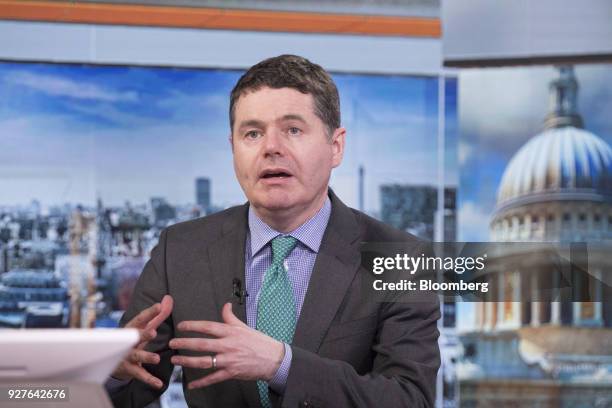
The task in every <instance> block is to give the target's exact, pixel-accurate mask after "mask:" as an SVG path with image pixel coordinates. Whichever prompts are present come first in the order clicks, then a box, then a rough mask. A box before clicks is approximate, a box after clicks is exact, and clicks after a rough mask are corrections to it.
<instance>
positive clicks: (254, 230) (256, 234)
mask: <svg viewBox="0 0 612 408" xmlns="http://www.w3.org/2000/svg"><path fill="white" fill-rule="evenodd" d="M330 215H331V201H330V199H329V197H327V198H326V199H325V203H323V207H321V209H320V210H319V211H317V213H316V214H315V215H314V216H312V217H311V218H310V219H309V220H308V221H306V222H305V223H303V224H302V225H300V226H299V227H297V228H296V229H295V230H293V231H291V232H289V233H287V234H283V233H281V232H278V231H276V230H275V229H274V228H272V227H270V226H269V225H268V224H266V223H265V222H263V220H262V219H261V218H259V217H258V216H257V215H256V214H255V211H254V210H253V207H251V206H249V216H248V220H249V232H250V241H251V254H252V255H255V254H256V253H257V252H259V251H260V250H261V249H262V248H263V247H264V246H266V244H267V243H268V242H270V241H271V240H273V239H274V238H276V237H277V236H279V235H290V236H292V237H293V238H295V239H297V240H298V241H300V242H301V243H302V244H304V245H306V246H307V247H308V248H310V249H311V250H312V251H313V252H315V253H318V252H319V248H320V247H321V241H322V240H323V234H324V233H325V228H327V223H328V221H329V216H330Z"/></svg>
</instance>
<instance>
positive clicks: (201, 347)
mask: <svg viewBox="0 0 612 408" xmlns="http://www.w3.org/2000/svg"><path fill="white" fill-rule="evenodd" d="M168 345H169V346H170V348H172V349H175V350H192V351H201V352H212V353H219V352H221V351H224V347H223V343H222V341H221V340H217V339H189V338H185V337H180V338H175V339H172V340H170V342H169V343H168Z"/></svg>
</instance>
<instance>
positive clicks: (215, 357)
mask: <svg viewBox="0 0 612 408" xmlns="http://www.w3.org/2000/svg"><path fill="white" fill-rule="evenodd" d="M211 357H212V369H213V370H216V369H217V356H216V355H214V356H211Z"/></svg>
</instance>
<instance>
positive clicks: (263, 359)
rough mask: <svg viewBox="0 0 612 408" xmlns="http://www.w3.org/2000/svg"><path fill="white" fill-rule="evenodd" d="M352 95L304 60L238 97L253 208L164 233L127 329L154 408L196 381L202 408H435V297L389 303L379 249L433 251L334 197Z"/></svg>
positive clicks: (235, 135) (126, 365)
mask: <svg viewBox="0 0 612 408" xmlns="http://www.w3.org/2000/svg"><path fill="white" fill-rule="evenodd" d="M339 105H340V103H339V97H338V91H337V89H336V86H335V85H334V83H333V81H332V79H331V77H330V76H329V74H328V73H327V72H325V71H324V70H323V69H322V68H321V67H320V66H318V65H316V64H313V63H311V62H310V61H308V60H306V59H304V58H301V57H298V56H292V55H282V56H279V57H276V58H270V59H267V60H265V61H262V62H260V63H258V64H257V65H255V66H253V67H252V68H251V69H249V70H248V71H247V72H246V73H245V74H244V75H243V76H242V77H241V78H240V80H239V81H238V83H237V84H236V86H235V87H234V89H233V91H232V93H231V97H230V128H231V136H230V143H231V145H232V152H233V159H234V169H235V172H236V177H237V179H238V182H239V183H240V186H241V187H242V189H243V191H244V193H245V195H246V197H247V198H248V203H247V204H245V205H243V206H239V207H234V208H230V209H228V210H226V211H223V212H221V213H217V214H214V215H211V216H208V217H204V218H201V219H198V220H193V221H189V222H185V223H180V224H176V225H173V226H171V227H169V228H167V229H166V230H164V231H163V232H162V234H161V236H160V240H159V244H158V245H157V247H156V248H155V249H154V250H153V252H152V254H151V260H150V261H149V262H148V263H147V265H146V266H145V269H144V271H143V272H142V274H141V276H140V279H139V280H138V283H137V285H136V288H135V291H134V295H133V299H132V303H131V305H130V306H129V308H128V310H127V311H126V313H125V315H124V316H123V319H122V325H125V326H129V327H136V328H138V329H140V331H141V343H140V344H139V345H138V346H137V347H136V348H135V349H134V350H133V351H132V352H131V353H130V355H129V356H128V357H127V358H126V359H125V360H124V361H123V362H122V364H121V365H120V366H119V367H118V368H117V370H116V371H115V373H114V374H113V376H114V377H115V378H117V379H121V380H123V381H124V382H127V381H129V383H127V384H125V385H123V386H122V387H120V388H119V389H117V390H114V391H112V392H111V395H112V399H113V402H114V403H115V405H116V406H117V407H137V406H143V405H145V404H147V403H149V402H151V401H152V400H154V399H155V398H156V397H158V396H159V395H160V394H161V392H162V391H163V390H164V389H165V387H167V385H168V378H169V376H170V374H171V372H172V368H173V365H180V366H182V367H183V385H184V390H185V398H186V400H187V403H188V404H189V405H190V406H193V407H196V406H198V407H260V406H263V407H270V406H283V407H298V406H301V407H311V406H313V407H333V408H338V407H399V406H410V407H423V406H432V405H433V399H434V384H435V378H436V372H437V369H438V366H439V350H438V346H437V338H438V330H437V328H436V321H437V319H438V317H439V306H438V302H437V299H436V298H435V297H428V298H424V299H421V300H420V301H418V302H416V301H415V302H408V303H399V302H385V303H382V302H377V301H376V300H375V299H374V298H373V297H372V296H370V295H371V293H370V292H369V291H368V290H367V289H364V288H366V287H367V286H366V285H364V284H363V282H364V279H366V277H367V276H369V275H371V273H370V274H369V273H368V272H367V271H366V270H365V269H364V268H363V267H362V266H361V255H360V251H359V245H360V244H361V243H362V242H364V241H376V242H383V241H392V242H403V245H404V247H405V248H408V250H409V251H411V252H412V253H415V254H416V253H417V252H418V253H420V251H421V247H422V244H423V243H422V242H420V241H418V240H417V239H416V238H414V237H412V236H410V235H408V234H405V233H403V232H400V231H397V230H394V229H392V228H390V227H388V226H386V225H384V224H382V223H380V222H378V221H376V220H374V219H372V218H369V217H368V216H366V215H364V214H362V213H360V212H358V211H355V210H352V209H349V208H348V207H346V206H345V205H344V204H343V203H342V202H341V201H340V200H339V199H338V198H337V197H336V196H335V195H334V194H333V192H331V190H329V189H328V182H329V178H330V175H331V170H332V169H333V168H335V167H337V166H338V165H339V164H340V163H341V161H342V156H343V153H344V144H345V137H346V131H345V129H344V128H342V127H341V125H340V106H339Z"/></svg>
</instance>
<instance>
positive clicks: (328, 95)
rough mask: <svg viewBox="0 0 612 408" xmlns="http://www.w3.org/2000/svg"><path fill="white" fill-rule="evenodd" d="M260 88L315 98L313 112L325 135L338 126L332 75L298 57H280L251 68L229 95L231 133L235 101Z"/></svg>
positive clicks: (337, 109)
mask: <svg viewBox="0 0 612 408" xmlns="http://www.w3.org/2000/svg"><path fill="white" fill-rule="evenodd" d="M262 87H269V88H272V89H280V88H292V89H295V90H297V91H300V92H301V93H303V94H310V95H312V98H313V99H314V113H315V115H317V116H318V117H319V119H321V121H322V122H323V123H324V124H325V126H326V127H327V130H328V136H329V137H331V135H332V134H333V133H334V130H336V129H338V128H339V127H340V97H339V96H338V89H337V88H336V84H334V81H333V79H332V78H331V76H330V75H329V74H328V73H327V71H325V70H324V69H323V68H322V67H321V66H320V65H317V64H314V63H312V62H310V61H308V60H307V59H306V58H304V57H300V56H297V55H279V56H278V57H273V58H268V59H265V60H263V61H261V62H259V63H257V64H255V65H253V66H252V67H251V68H249V70H248V71H247V72H245V73H244V75H242V76H241V77H240V79H239V80H238V82H237V83H236V85H235V86H234V89H232V93H231V94H230V107H229V118H230V129H231V130H232V132H233V130H234V119H235V106H236V102H238V98H240V96H242V95H244V94H245V93H247V92H249V91H257V90H259V89H261V88H262Z"/></svg>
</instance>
